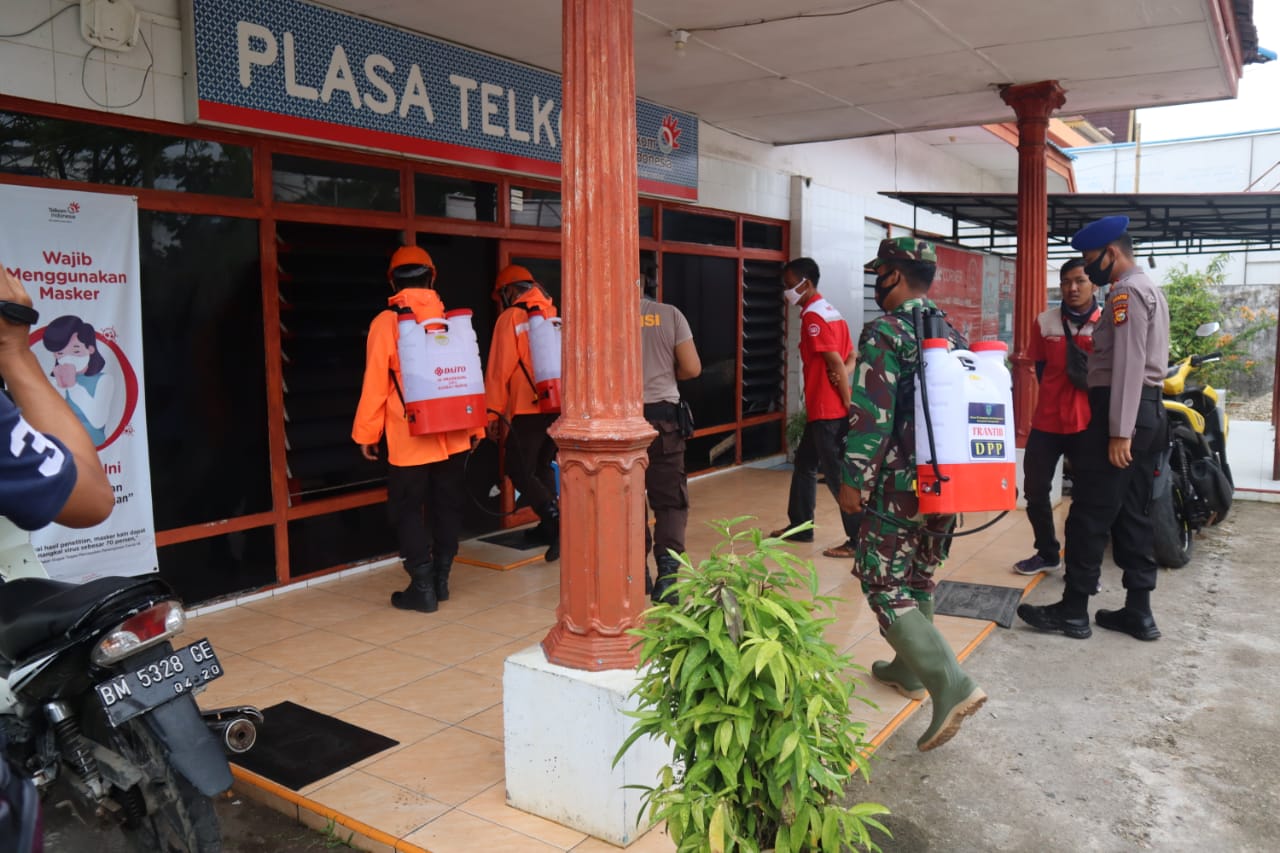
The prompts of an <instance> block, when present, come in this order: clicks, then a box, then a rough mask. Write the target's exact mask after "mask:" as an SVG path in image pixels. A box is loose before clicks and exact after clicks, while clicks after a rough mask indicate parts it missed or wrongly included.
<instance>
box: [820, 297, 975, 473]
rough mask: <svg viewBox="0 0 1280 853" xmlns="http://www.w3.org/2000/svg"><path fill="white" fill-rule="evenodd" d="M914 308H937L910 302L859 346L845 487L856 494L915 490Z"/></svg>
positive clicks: (869, 330) (872, 326)
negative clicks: (873, 491) (858, 492)
mask: <svg viewBox="0 0 1280 853" xmlns="http://www.w3.org/2000/svg"><path fill="white" fill-rule="evenodd" d="M914 308H920V309H922V310H928V309H936V308H937V306H936V305H934V303H933V302H932V301H931V300H929V299H927V298H924V297H918V298H915V299H908V300H907V301H906V302H904V303H902V304H901V305H899V306H898V307H897V308H895V309H894V310H893V311H892V312H890V313H888V314H885V315H884V316H882V317H878V318H876V319H875V320H872V321H871V322H870V323H867V325H866V326H864V327H863V329H862V336H861V338H859V340H858V363H857V367H856V368H855V369H854V375H853V381H852V382H851V385H852V386H853V389H852V401H851V404H850V406H849V435H848V437H847V438H846V439H845V457H844V462H845V465H844V468H845V470H844V481H845V482H846V483H847V484H849V485H850V486H853V487H854V488H855V489H858V490H859V491H864V492H865V491H871V490H873V489H876V490H879V491H885V492H914V491H915V490H916V430H915V408H914V392H915V379H916V372H917V367H918V365H919V363H920V356H919V352H920V346H919V342H918V341H917V340H916V333H915V329H914V328H913V325H912V318H911V312H912V309H914ZM953 336H955V333H954V332H953ZM955 343H958V344H960V345H963V343H962V342H961V341H960V340H956V341H955Z"/></svg>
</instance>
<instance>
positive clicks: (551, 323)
mask: <svg viewBox="0 0 1280 853" xmlns="http://www.w3.org/2000/svg"><path fill="white" fill-rule="evenodd" d="M560 323H561V321H560V318H559V317H546V316H543V314H542V312H541V311H539V310H538V309H537V307H531V308H529V355H530V357H531V358H532V359H533V387H534V390H535V391H537V392H538V411H540V412H543V413H546V414H555V413H557V412H559V411H560Z"/></svg>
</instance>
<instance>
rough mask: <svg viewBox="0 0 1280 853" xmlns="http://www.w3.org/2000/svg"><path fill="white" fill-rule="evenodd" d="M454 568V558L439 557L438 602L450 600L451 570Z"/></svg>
mask: <svg viewBox="0 0 1280 853" xmlns="http://www.w3.org/2000/svg"><path fill="white" fill-rule="evenodd" d="M452 568H453V557H452V556H449V557H443V556H437V557H436V560H435V570H436V574H435V586H436V600H437V601H448V600H449V570H450V569H452Z"/></svg>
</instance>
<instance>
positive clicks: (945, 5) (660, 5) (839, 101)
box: [327, 0, 1235, 144]
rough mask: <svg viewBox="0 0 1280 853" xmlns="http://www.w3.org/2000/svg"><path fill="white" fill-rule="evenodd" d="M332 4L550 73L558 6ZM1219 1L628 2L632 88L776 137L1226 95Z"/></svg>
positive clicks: (507, 2) (1228, 69) (864, 132)
mask: <svg viewBox="0 0 1280 853" xmlns="http://www.w3.org/2000/svg"><path fill="white" fill-rule="evenodd" d="M327 2H328V4H329V5H331V6H334V7H336V8H339V9H343V10H346V11H350V12H355V13H359V14H363V15H368V16H369V17H372V18H376V19H378V20H382V21H386V22H388V23H392V24H395V25H397V26H401V27H404V28H406V29H411V30H415V31H417V32H421V33H426V34H429V35H433V36H437V37H440V38H444V39H448V40H450V41H455V42H458V43H460V44H464V45H468V46H470V47H474V48H477V49H480V50H484V51H487V52H489V53H494V54H498V55H500V56H505V57H509V58H511V59H516V60H519V61H522V62H526V63H529V64H531V65H536V66H539V67H542V68H547V69H550V70H553V71H558V70H559V69H560V8H561V4H560V0H519V2H515V1H514V0H466V2H463V3H454V2H449V3H444V2H433V0H327ZM1216 6H1217V0H1071V2H1052V0H635V57H636V90H637V94H639V95H640V96H641V97H643V98H647V99H649V100H652V101H656V102H658V103H660V104H663V105H665V106H670V107H673V108H676V109H680V110H684V111H687V112H691V113H694V114H696V115H698V116H699V117H701V118H702V119H703V120H704V121H707V122H710V123H711V124H714V125H716V126H718V127H721V128H724V129H726V130H729V131H733V132H735V133H739V134H742V135H744V136H747V137H750V138H753V139H758V140H761V141H765V142H773V143H779V144H786V143H794V142H810V141H817V140H826V139H843V138H849V137H855V136H870V135H874V134H880V133H891V132H911V131H918V130H926V129H931V128H953V127H960V126H966V125H979V124H984V123H991V122H1000V121H1009V120H1012V119H1013V117H1014V116H1013V111H1012V110H1011V109H1009V108H1008V107H1007V106H1006V105H1005V104H1004V103H1003V102H1002V101H1001V100H1000V96H999V94H998V92H997V91H996V89H997V87H998V86H1000V85H1002V84H1007V83H1034V82H1038V81H1041V80H1057V81H1058V82H1059V83H1060V84H1061V85H1062V87H1063V88H1064V89H1066V90H1067V104H1066V106H1065V107H1064V111H1065V112H1067V113H1070V114H1080V113H1086V112H1092V111H1096V110H1108V109H1122V108H1130V107H1144V106H1153V105H1158V104H1173V103H1185V102H1189V101H1200V100H1212V99H1218V98H1227V97H1232V96H1233V95H1234V83H1235V72H1234V68H1233V66H1232V63H1231V60H1230V59H1229V57H1227V56H1226V55H1224V54H1225V51H1224V50H1223V49H1221V47H1220V42H1219V38H1218V29H1217V25H1216V24H1215V23H1213V18H1212V10H1213V9H1215V8H1216ZM798 15H805V16H809V17H805V18H797V17H796V16H798ZM820 16H821V17H820ZM759 21H763V22H761V23H755V22H759ZM744 24H745V25H746V26H743V25H744ZM677 29H683V30H688V31H690V32H691V36H690V39H689V42H688V45H687V47H686V48H685V50H684V51H682V52H680V53H677V52H676V50H675V49H674V43H673V40H672V38H671V35H670V32H671V31H672V30H677Z"/></svg>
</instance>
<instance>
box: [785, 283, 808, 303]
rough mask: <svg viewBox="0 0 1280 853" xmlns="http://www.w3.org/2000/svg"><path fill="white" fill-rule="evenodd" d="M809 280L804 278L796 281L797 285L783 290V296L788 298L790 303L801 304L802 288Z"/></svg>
mask: <svg viewBox="0 0 1280 853" xmlns="http://www.w3.org/2000/svg"><path fill="white" fill-rule="evenodd" d="M808 280H809V279H807V278H802V279H800V280H799V281H797V282H796V286H795V287H792V288H790V289H788V290H784V291H782V298H783V299H785V300H787V304H788V305H799V304H800V288H802V287H804V283H805V282H806V281H808Z"/></svg>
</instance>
